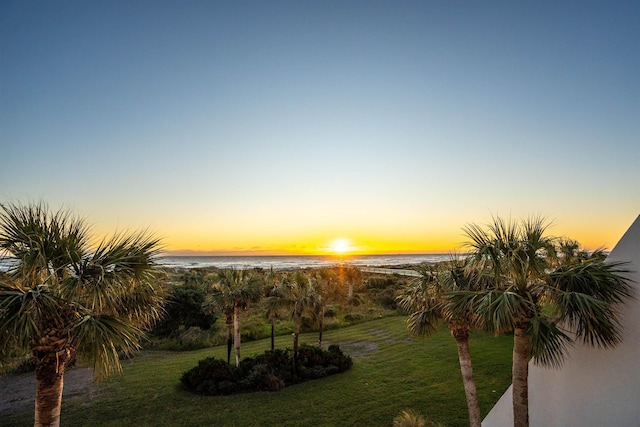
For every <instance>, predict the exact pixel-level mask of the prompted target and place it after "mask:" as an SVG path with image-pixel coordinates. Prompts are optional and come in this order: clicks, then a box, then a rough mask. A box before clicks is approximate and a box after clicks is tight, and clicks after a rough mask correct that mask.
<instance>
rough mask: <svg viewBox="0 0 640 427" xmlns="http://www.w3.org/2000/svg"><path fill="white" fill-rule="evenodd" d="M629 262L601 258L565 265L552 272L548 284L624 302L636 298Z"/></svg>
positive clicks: (565, 290)
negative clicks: (610, 261) (627, 265)
mask: <svg viewBox="0 0 640 427" xmlns="http://www.w3.org/2000/svg"><path fill="white" fill-rule="evenodd" d="M625 265H626V264H625V263H620V262H616V263H607V262H603V261H601V260H600V259H599V258H594V259H592V260H590V261H585V262H582V263H577V264H568V265H562V266H560V267H558V268H557V269H555V270H554V271H552V272H551V273H549V277H548V280H547V282H548V284H549V285H550V286H551V287H552V288H554V289H557V290H558V291H560V292H577V293H581V294H586V295H590V296H592V297H594V298H597V299H599V300H601V301H604V302H606V303H609V304H620V303H622V302H624V301H625V300H627V299H628V298H630V297H632V288H631V281H630V280H629V279H627V278H626V277H627V276H628V274H629V273H630V271H629V270H627V269H626V268H624V266H625Z"/></svg>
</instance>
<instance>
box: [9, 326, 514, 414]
mask: <svg viewBox="0 0 640 427" xmlns="http://www.w3.org/2000/svg"><path fill="white" fill-rule="evenodd" d="M405 318H406V317H404V316H395V317H387V318H382V319H378V320H373V321H369V322H365V323H361V324H358V325H355V326H350V327H347V328H342V329H336V330H332V331H328V332H326V333H325V338H324V339H325V343H324V346H325V347H326V346H327V345H328V344H329V343H336V344H338V345H340V347H341V348H342V349H343V351H344V352H345V353H347V354H349V355H351V356H352V357H353V359H354V365H353V367H352V368H351V370H350V371H348V372H346V373H343V374H338V375H334V376H331V377H328V378H324V379H321V380H316V381H312V382H308V383H303V384H298V385H295V386H291V387H287V388H285V389H283V390H280V391H278V392H271V393H270V392H259V393H249V394H239V395H233V396H214V397H205V396H197V395H193V394H190V393H188V392H185V391H182V390H181V389H180V387H179V379H180V376H181V374H182V373H183V372H184V371H186V370H188V369H190V368H192V367H193V366H195V365H196V364H197V362H198V360H200V359H203V358H205V357H208V356H216V357H220V358H226V346H219V347H214V348H210V349H204V350H198V351H191V352H182V353H173V352H159V351H148V352H144V353H142V354H141V355H140V356H138V357H136V358H135V359H133V360H131V361H125V362H124V365H123V369H124V372H123V373H122V374H118V375H115V376H113V377H112V378H110V379H109V380H107V381H106V382H104V383H102V384H100V385H99V387H98V392H97V394H96V396H94V397H92V398H87V399H86V400H82V399H75V400H73V401H71V402H65V403H64V404H63V407H62V422H61V424H62V425H63V426H96V427H97V426H177V425H179V426H212V425H215V426H243V427H244V426H305V427H312V426H313V427H315V426H332V427H333V426H358V425H361V426H391V424H392V422H393V418H394V417H395V416H396V415H398V413H399V412H400V411H402V410H404V409H413V410H415V411H418V412H420V413H421V414H423V415H424V416H425V418H427V419H431V420H433V421H436V422H440V423H442V424H444V425H446V426H465V425H468V418H467V409H466V404H465V398H464V390H463V387H462V381H461V377H460V371H459V365H458V358H457V353H456V346H455V341H454V340H453V338H451V336H450V335H449V332H448V330H446V329H442V330H441V331H440V332H439V333H438V334H436V335H435V336H433V337H430V338H426V339H412V338H409V336H408V334H407V331H406V327H405V323H404V320H405ZM316 340H317V334H315V333H313V334H305V335H303V336H301V343H309V344H314V343H315V342H316ZM292 341H293V340H292V337H291V336H289V335H285V336H280V337H278V338H277V340H276V347H278V348H284V347H291V346H292ZM470 346H471V357H472V362H473V369H474V375H475V379H476V384H477V388H478V398H479V400H480V408H481V410H482V411H483V415H484V414H486V413H487V412H488V411H489V410H490V409H491V407H492V406H493V404H494V403H495V402H496V401H497V399H498V398H499V397H500V395H501V394H502V393H503V392H504V391H505V390H506V388H507V387H508V386H509V384H510V383H511V346H512V339H511V337H509V336H504V337H493V336H489V335H485V334H481V333H479V332H474V333H473V334H472V337H471V341H470ZM268 347H269V340H260V341H254V342H249V343H246V344H243V345H242V355H243V356H251V355H254V354H257V353H262V352H263V351H264V350H266V349H268ZM2 424H3V425H15V426H30V425H33V411H30V412H28V413H25V414H20V415H17V416H12V417H10V418H8V419H7V418H5V419H3V420H2Z"/></svg>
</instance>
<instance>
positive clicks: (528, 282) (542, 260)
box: [449, 217, 631, 426]
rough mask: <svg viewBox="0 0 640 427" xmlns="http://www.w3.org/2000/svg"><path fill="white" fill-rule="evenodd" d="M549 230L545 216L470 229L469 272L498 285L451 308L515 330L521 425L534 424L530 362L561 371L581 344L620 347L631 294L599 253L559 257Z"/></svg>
mask: <svg viewBox="0 0 640 427" xmlns="http://www.w3.org/2000/svg"><path fill="white" fill-rule="evenodd" d="M547 228H548V223H547V222H546V221H545V220H544V219H543V218H540V217H531V218H527V219H524V220H521V221H511V220H509V221H506V220H503V219H501V218H498V217H496V218H494V219H493V222H492V223H490V224H488V225H487V227H486V228H483V227H480V226H478V225H474V224H472V225H469V226H467V227H465V228H464V232H465V234H466V235H467V237H468V238H469V241H468V242H467V244H466V245H467V247H468V248H469V250H470V255H469V259H468V262H469V264H468V265H469V268H471V269H473V270H474V271H477V272H479V273H481V274H482V275H485V276H488V277H491V279H492V282H493V286H491V287H490V288H488V289H483V290H481V291H476V292H467V293H455V294H451V296H450V305H449V309H450V310H452V311H457V310H462V311H466V310H474V311H475V312H476V313H477V315H478V317H477V320H478V324H479V325H480V326H482V327H485V328H488V329H490V330H493V331H495V332H496V333H502V332H506V331H513V334H514V339H513V368H512V381H513V413H514V425H516V426H528V425H529V391H528V363H529V360H530V359H531V358H533V359H534V362H535V363H538V364H542V365H545V366H551V367H557V366H560V365H561V364H562V362H563V359H564V356H565V354H566V349H567V347H568V345H570V343H571V342H573V341H574V340H580V341H582V342H584V343H585V344H587V345H592V346H596V347H601V348H609V347H613V346H615V345H616V344H618V343H619V342H620V340H621V330H622V325H621V324H620V319H619V318H618V311H617V308H616V305H618V304H620V303H622V302H624V301H625V300H626V299H627V298H629V297H630V295H631V290H630V286H629V283H628V280H627V279H626V278H625V273H626V271H625V270H624V268H623V266H622V265H621V264H620V263H607V262H605V261H604V260H603V258H602V257H601V256H597V255H596V256H593V257H578V258H577V259H578V261H576V260H574V259H572V258H571V257H566V256H562V255H560V256H559V250H558V244H559V242H560V241H559V240H558V239H556V238H554V237H549V236H546V235H545V232H546V230H547ZM560 243H561V242H560ZM563 250H564V249H563ZM563 258H564V260H565V261H562V259H563ZM567 331H571V332H572V333H571V334H570V333H568V332H567Z"/></svg>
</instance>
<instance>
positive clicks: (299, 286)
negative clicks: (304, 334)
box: [277, 271, 317, 372]
mask: <svg viewBox="0 0 640 427" xmlns="http://www.w3.org/2000/svg"><path fill="white" fill-rule="evenodd" d="M277 293H278V295H279V301H280V304H281V305H282V306H284V307H286V308H287V309H288V310H289V312H290V315H291V319H292V320H293V370H294V372H296V369H297V363H298V342H299V337H300V330H301V328H302V318H303V316H304V315H305V314H306V313H308V312H311V310H313V309H314V307H315V306H316V302H317V295H316V293H315V289H314V287H313V285H312V284H311V281H310V279H309V277H308V276H307V275H306V274H305V273H303V272H301V271H297V272H296V273H295V274H294V275H293V277H292V278H289V279H288V280H285V281H283V282H282V283H281V284H280V286H279V288H278V290H277Z"/></svg>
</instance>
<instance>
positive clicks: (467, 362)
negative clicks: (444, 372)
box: [398, 260, 482, 427]
mask: <svg viewBox="0 0 640 427" xmlns="http://www.w3.org/2000/svg"><path fill="white" fill-rule="evenodd" d="M417 270H418V272H419V273H420V277H419V278H416V279H415V280H413V281H412V282H410V283H409V285H408V286H407V287H406V288H404V289H403V290H402V291H401V293H400V295H399V296H398V305H399V307H400V308H401V309H403V310H404V311H406V312H408V313H409V318H408V319H407V328H408V329H409V331H410V332H411V333H412V334H413V335H431V334H433V333H434V332H436V331H437V330H438V327H439V325H440V322H441V321H443V320H444V321H445V322H446V324H447V326H448V328H449V330H450V331H451V336H452V337H453V338H454V339H455V340H456V345H457V348H458V360H459V361H460V372H461V373H462V381H463V384H464V391H465V396H466V399H467V408H468V411H469V424H470V425H471V426H473V427H479V426H480V425H481V423H482V418H481V416H480V406H479V404H478V396H477V393H476V384H475V381H474V379H473V368H472V365H471V353H470V352H469V334H470V330H471V325H472V323H473V312H471V311H470V310H464V311H463V310H461V311H450V310H449V309H448V306H447V301H448V300H447V296H448V295H450V294H451V293H455V292H459V291H466V290H470V289H473V287H474V285H475V286H477V283H478V282H476V281H474V280H471V277H470V276H469V275H468V274H467V273H466V272H465V269H464V266H463V265H462V264H461V263H460V262H459V261H457V260H451V261H449V262H446V263H443V264H441V265H440V266H439V267H438V268H437V269H436V267H434V266H431V265H426V264H425V265H420V266H419V267H418V268H417Z"/></svg>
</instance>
